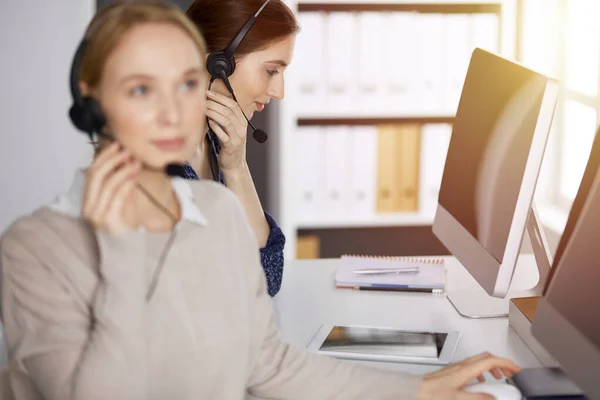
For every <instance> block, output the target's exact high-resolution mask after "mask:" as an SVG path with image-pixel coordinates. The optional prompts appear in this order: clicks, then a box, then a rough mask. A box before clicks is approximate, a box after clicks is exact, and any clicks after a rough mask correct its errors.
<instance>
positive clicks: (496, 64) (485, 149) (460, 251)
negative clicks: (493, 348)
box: [433, 48, 558, 318]
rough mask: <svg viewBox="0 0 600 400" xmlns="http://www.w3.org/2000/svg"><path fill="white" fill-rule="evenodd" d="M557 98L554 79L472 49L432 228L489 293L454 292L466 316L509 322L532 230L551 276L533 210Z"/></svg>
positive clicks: (451, 296) (539, 255) (457, 305)
mask: <svg viewBox="0 0 600 400" xmlns="http://www.w3.org/2000/svg"><path fill="white" fill-rule="evenodd" d="M557 95H558V83H557V82H556V81H555V80H553V79H551V78H548V77H547V76H544V75H542V74H540V73H537V72H535V71H533V70H531V69H528V68H525V67H524V66H522V65H520V64H517V63H515V62H512V61H509V60H507V59H505V58H502V57H500V56H498V55H495V54H493V53H490V52H487V51H485V50H482V49H479V48H477V49H475V50H474V51H473V54H472V57H471V61H470V63H469V68H468V71H467V75H466V78H465V82H464V86H463V90H462V94H461V98H460V102H459V105H458V110H457V112H456V116H455V118H454V122H453V128H452V137H451V140H450V146H449V148H448V154H447V158H446V164H445V167H444V173H443V178H442V183H441V187H440V193H439V198H438V208H437V212H436V215H435V219H434V223H433V233H434V234H435V235H436V236H437V238H438V239H439V240H440V241H441V242H442V244H443V245H444V246H445V247H446V248H447V249H448V250H449V251H450V252H451V253H452V254H453V255H454V256H455V257H456V258H457V259H458V261H459V262H461V263H462V265H463V266H464V267H465V268H466V269H467V271H468V272H469V273H470V274H471V275H472V276H473V277H474V278H475V280H476V281H477V282H478V283H479V285H480V286H481V287H482V288H483V289H484V290H485V292H484V291H483V290H479V291H469V292H465V291H452V288H450V290H449V292H448V299H449V300H450V302H451V303H452V304H453V305H454V307H455V308H456V309H457V310H458V312H459V313H460V314H461V315H463V316H465V317H470V318H485V317H508V308H509V306H508V300H509V296H507V293H508V290H509V286H510V283H511V280H512V276H513V272H514V270H515V266H516V263H517V260H518V255H519V252H520V248H521V243H522V241H523V238H524V234H525V231H526V229H528V230H529V232H530V238H531V239H532V244H534V254H535V255H536V261H538V264H540V265H538V266H539V268H540V275H541V277H542V278H544V277H545V276H546V274H547V272H548V271H547V270H548V269H549V264H550V262H549V258H550V252H549V251H548V247H547V245H546V243H545V238H544V235H543V231H542V230H541V228H540V224H539V223H538V221H537V218H536V214H535V208H533V209H532V207H533V195H534V191H535V186H536V183H537V179H538V175H539V171H540V167H541V164H542V160H543V154H544V151H545V148H546V143H547V139H548V135H549V132H550V127H551V124H552V120H553V117H554V110H555V107H556V100H557ZM530 216H531V217H530ZM532 236H533V237H532ZM533 239H535V240H533ZM533 242H535V243H533ZM538 259H539V260H538ZM542 264H543V265H542ZM540 292H541V290H540ZM521 295H522V294H519V296H521ZM515 297H516V295H515Z"/></svg>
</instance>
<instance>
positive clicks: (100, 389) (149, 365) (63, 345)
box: [0, 181, 421, 400]
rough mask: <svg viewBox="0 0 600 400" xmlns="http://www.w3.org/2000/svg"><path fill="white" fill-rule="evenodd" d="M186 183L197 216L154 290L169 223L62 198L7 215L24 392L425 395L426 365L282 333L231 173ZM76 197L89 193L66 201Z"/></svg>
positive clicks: (23, 396) (8, 287)
mask: <svg viewBox="0 0 600 400" xmlns="http://www.w3.org/2000/svg"><path fill="white" fill-rule="evenodd" d="M179 184H180V185H181V182H179ZM186 185H189V186H187V187H188V189H187V190H188V191H189V193H188V194H186V193H185V192H181V191H180V192H178V196H179V197H180V202H182V204H183V203H185V205H186V206H185V207H184V208H186V209H187V210H188V213H187V215H188V217H189V215H192V217H191V218H183V219H182V220H181V221H180V222H179V223H178V224H177V226H176V232H177V234H176V237H175V241H174V245H173V247H172V249H171V251H170V252H169V254H168V256H167V258H166V263H165V265H164V268H163V269H162V272H161V274H160V279H159V280H158V285H157V287H156V291H155V292H154V295H153V296H152V297H151V298H150V300H149V301H147V300H146V293H147V290H148V285H149V282H150V280H151V276H152V274H153V272H154V269H155V267H156V265H157V260H158V258H159V257H160V253H161V251H162V249H163V246H164V244H165V242H166V241H167V238H168V236H169V234H166V233H150V232H147V231H145V230H139V231H132V232H129V233H125V234H118V235H114V234H107V233H103V232H98V231H95V230H93V229H92V228H91V227H90V225H88V224H87V223H86V222H85V221H84V220H82V219H81V218H79V217H78V216H76V215H69V213H68V212H61V211H60V210H61V206H60V204H59V207H54V208H53V209H51V208H48V207H43V208H41V209H38V210H37V211H36V212H34V213H33V214H32V215H29V216H26V217H23V218H20V219H19V220H18V221H17V222H16V223H15V224H13V225H12V226H11V227H10V228H9V230H8V231H7V232H6V234H5V235H4V236H3V238H2V240H1V242H0V266H1V268H2V319H3V322H4V325H5V335H6V341H7V349H8V354H9V359H10V371H9V378H8V380H9V381H10V386H11V389H12V396H14V398H15V399H17V400H39V399H45V400H71V399H78V400H95V399H103V400H120V399H123V400H141V399H147V400H159V399H160V400H164V399H169V400H198V399H215V400H229V399H243V398H244V397H245V396H246V393H250V394H252V395H254V396H257V397H265V398H276V399H314V400H317V399H369V400H375V399H414V398H415V397H416V393H417V391H418V388H419V387H420V384H421V378H420V377H417V376H413V375H407V374H400V373H392V372H387V371H380V370H374V369H368V368H366V367H364V366H359V365H357V364H354V363H345V362H342V361H338V360H334V359H329V358H325V357H322V356H318V355H315V354H310V353H308V352H307V351H305V350H301V349H297V348H294V347H293V346H290V345H289V344H286V343H284V342H283V341H281V340H280V338H279V336H278V333H277V330H276V328H275V326H274V323H273V304H272V300H271V298H270V296H269V295H268V294H267V291H266V282H265V276H264V272H263V270H262V268H261V266H260V260H259V251H258V245H257V242H256V239H255V236H254V234H253V232H252V231H251V228H250V226H249V224H248V222H247V220H246V217H245V214H244V211H243V209H242V206H241V204H240V203H239V201H238V200H237V198H236V197H235V195H234V194H233V193H232V192H231V191H229V189H227V188H225V187H224V186H223V185H220V184H217V183H213V182H210V181H194V182H189V183H187V182H186ZM190 188H191V189H190ZM79 191H81V189H79ZM182 193H183V194H182ZM69 196H70V198H71V202H72V203H77V201H80V197H79V199H78V196H81V193H77V192H76V193H73V192H71V193H70V194H69V195H68V196H66V197H64V198H63V203H64V201H65V199H66V200H67V203H68V199H69ZM73 199H75V200H73ZM190 204H192V207H191V208H190ZM63 206H64V204H63ZM63 208H64V207H63ZM194 216H195V218H194Z"/></svg>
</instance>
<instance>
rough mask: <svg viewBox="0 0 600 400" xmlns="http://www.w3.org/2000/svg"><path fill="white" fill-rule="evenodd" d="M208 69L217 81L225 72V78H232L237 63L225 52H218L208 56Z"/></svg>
mask: <svg viewBox="0 0 600 400" xmlns="http://www.w3.org/2000/svg"><path fill="white" fill-rule="evenodd" d="M206 69H207V70H208V73H209V74H210V76H211V77H213V78H215V79H218V78H221V76H222V75H221V74H222V72H225V76H231V75H232V74H233V72H234V71H235V61H234V60H233V59H231V58H229V57H227V56H226V55H225V53H224V52H222V51H216V52H214V53H211V54H210V55H209V56H208V59H207V60H206Z"/></svg>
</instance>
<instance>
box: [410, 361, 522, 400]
mask: <svg viewBox="0 0 600 400" xmlns="http://www.w3.org/2000/svg"><path fill="white" fill-rule="evenodd" d="M520 370H521V369H520V368H519V366H518V365H516V364H515V363H513V362H512V361H510V360H507V359H504V358H498V357H494V356H493V355H491V354H490V353H483V354H480V355H477V356H475V357H471V358H468V359H466V360H464V361H462V362H459V363H456V364H451V365H449V366H447V367H445V368H443V369H441V370H439V371H436V372H433V373H431V374H427V375H425V377H424V379H423V384H422V386H421V390H420V392H419V396H418V398H419V399H423V400H429V399H432V400H438V399H439V400H445V399H452V400H455V399H456V400H459V399H467V400H471V399H473V400H475V399H482V400H487V399H490V400H493V399H492V397H491V396H490V395H487V394H480V393H467V392H465V391H463V390H462V389H463V388H464V387H465V385H466V384H467V383H469V382H470V381H472V380H473V379H476V378H477V379H478V380H479V381H480V382H483V381H484V377H483V374H484V373H486V372H490V373H491V374H492V375H493V376H494V378H496V379H501V378H502V375H504V376H505V377H507V378H509V377H511V376H512V375H513V374H515V373H517V372H519V371H520Z"/></svg>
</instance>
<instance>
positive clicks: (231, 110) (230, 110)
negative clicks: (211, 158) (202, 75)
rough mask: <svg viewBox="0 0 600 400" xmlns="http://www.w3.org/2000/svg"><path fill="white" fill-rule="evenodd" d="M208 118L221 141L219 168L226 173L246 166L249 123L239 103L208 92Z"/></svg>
mask: <svg viewBox="0 0 600 400" xmlns="http://www.w3.org/2000/svg"><path fill="white" fill-rule="evenodd" d="M207 96H208V101H207V104H206V107H207V110H206V117H207V119H208V123H209V126H210V128H211V129H212V130H213V132H214V133H215V134H216V135H217V137H218V138H219V140H220V141H221V145H222V148H221V152H220V154H219V166H220V168H221V170H223V171H224V172H226V171H228V170H229V171H231V170H235V169H238V168H241V167H243V166H244V165H245V164H246V138H247V131H248V123H247V121H246V118H245V117H244V115H243V113H242V110H241V108H240V106H239V105H238V103H237V102H236V101H235V100H233V99H231V98H229V97H227V96H224V95H222V94H219V93H216V92H213V91H210V90H209V91H207Z"/></svg>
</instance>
